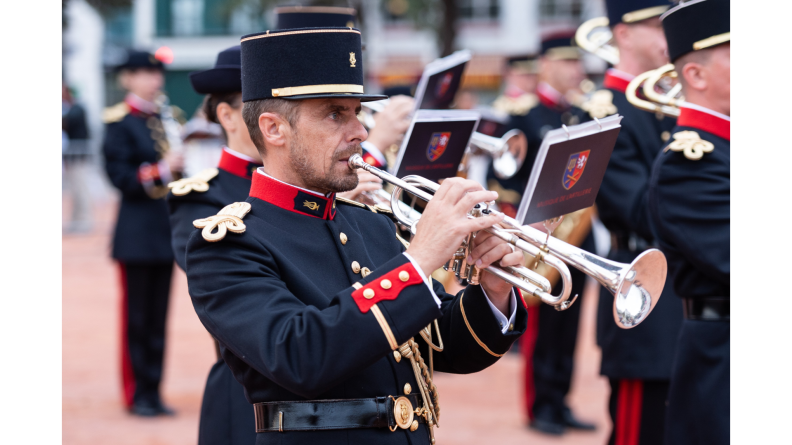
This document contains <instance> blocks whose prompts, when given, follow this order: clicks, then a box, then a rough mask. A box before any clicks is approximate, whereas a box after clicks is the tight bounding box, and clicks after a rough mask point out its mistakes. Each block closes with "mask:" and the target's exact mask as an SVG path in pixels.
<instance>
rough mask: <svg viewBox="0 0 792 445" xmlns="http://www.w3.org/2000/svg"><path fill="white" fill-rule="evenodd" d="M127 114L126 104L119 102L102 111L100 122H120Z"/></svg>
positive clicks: (127, 106) (127, 107)
mask: <svg viewBox="0 0 792 445" xmlns="http://www.w3.org/2000/svg"><path fill="white" fill-rule="evenodd" d="M127 114H129V105H127V104H126V102H119V103H117V104H115V105H113V106H112V107H107V108H105V109H104V110H103V111H102V122H104V123H106V124H112V123H113V122H120V121H121V119H123V118H124V116H126V115H127Z"/></svg>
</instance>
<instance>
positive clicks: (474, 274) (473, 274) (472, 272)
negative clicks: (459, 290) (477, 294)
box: [467, 264, 481, 286]
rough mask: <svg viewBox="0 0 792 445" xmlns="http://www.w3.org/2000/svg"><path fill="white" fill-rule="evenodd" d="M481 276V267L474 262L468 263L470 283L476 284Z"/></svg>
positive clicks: (468, 279)
mask: <svg viewBox="0 0 792 445" xmlns="http://www.w3.org/2000/svg"><path fill="white" fill-rule="evenodd" d="M480 278H481V269H479V268H478V267H476V266H475V265H474V264H470V265H468V272H467V281H468V284H471V285H473V286H475V285H477V284H479V279H480Z"/></svg>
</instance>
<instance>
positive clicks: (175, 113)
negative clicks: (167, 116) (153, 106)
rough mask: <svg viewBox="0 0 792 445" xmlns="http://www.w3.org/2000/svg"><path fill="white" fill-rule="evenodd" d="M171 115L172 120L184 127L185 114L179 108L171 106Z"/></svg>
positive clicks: (185, 121)
mask: <svg viewBox="0 0 792 445" xmlns="http://www.w3.org/2000/svg"><path fill="white" fill-rule="evenodd" d="M170 107H171V114H172V115H173V118H174V119H176V120H177V121H178V122H179V123H180V124H182V125H184V124H186V123H187V114H186V113H185V112H184V110H182V109H181V108H179V107H177V106H176V105H171V106H170Z"/></svg>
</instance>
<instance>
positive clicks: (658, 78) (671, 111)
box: [625, 63, 684, 117]
mask: <svg viewBox="0 0 792 445" xmlns="http://www.w3.org/2000/svg"><path fill="white" fill-rule="evenodd" d="M675 80H677V73H676V71H674V65H673V64H671V63H669V64H667V65H663V66H661V67H660V68H657V69H655V70H650V71H647V72H645V73H642V74H639V75H638V76H636V77H635V79H633V80H632V81H631V82H630V84H629V85H628V86H627V90H626V91H625V95H626V96H627V100H628V101H629V102H630V103H631V104H633V105H635V106H636V107H638V108H640V109H642V110H646V111H649V112H652V113H661V114H664V115H666V116H670V117H679V104H681V103H682V102H684V97H683V96H682V94H681V93H682V84H681V83H680V82H679V81H678V80H677V81H675ZM639 89H640V91H641V92H642V93H643V95H644V96H645V97H646V99H643V98H641V97H639V96H638V91H639Z"/></svg>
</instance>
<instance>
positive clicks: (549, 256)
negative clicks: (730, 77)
mask: <svg viewBox="0 0 792 445" xmlns="http://www.w3.org/2000/svg"><path fill="white" fill-rule="evenodd" d="M349 168H350V169H358V168H360V169H364V170H366V171H368V172H370V173H372V174H374V175H375V176H378V177H379V178H381V179H382V180H383V181H387V182H389V183H391V184H393V185H394V186H395V188H394V189H393V194H392V195H391V201H392V202H394V201H398V200H399V198H400V196H401V192H402V190H406V191H407V192H409V193H411V194H413V195H415V196H417V197H419V198H421V199H423V200H425V201H429V200H431V199H432V194H431V193H429V192H427V191H425V190H430V191H432V192H434V191H436V190H437V189H438V188H439V185H438V184H437V183H434V182H432V181H429V180H427V179H426V178H422V177H420V176H407V177H405V178H404V179H399V178H397V177H395V176H393V175H391V174H389V173H386V172H383V171H382V170H380V169H378V168H375V167H372V166H371V165H369V164H367V163H365V162H364V161H363V158H362V157H361V156H360V155H352V156H351V157H350V158H349ZM398 209H399V207H398V206H396V205H394V206H393V215H394V217H396V218H397V219H398V220H399V222H400V223H401V224H403V225H405V226H408V227H410V231H411V232H412V233H415V230H416V223H417V221H415V220H411V219H409V218H408V217H406V216H405V215H403V214H401V212H399V211H398ZM490 213H498V212H496V211H495V210H492V209H491V208H489V205H488V204H487V203H480V204H477V205H476V206H475V207H474V208H473V209H472V210H471V211H470V212H469V213H468V217H469V218H477V217H481V216H483V215H486V214H490ZM548 224H550V225H552V224H553V223H548V222H546V224H545V226H548ZM499 226H500V227H499ZM499 226H493V227H490V228H488V229H485V230H486V231H487V232H489V233H491V234H493V235H495V236H497V237H498V238H501V239H502V240H504V241H506V242H508V243H509V244H511V245H512V246H514V247H516V248H518V249H520V250H523V251H525V252H528V253H529V254H531V255H533V256H535V257H536V258H537V260H539V261H542V262H545V263H546V264H548V265H550V266H551V267H553V268H555V269H557V270H558V272H559V273H560V274H561V277H562V282H563V289H562V291H561V295H560V296H558V297H554V296H552V295H550V294H549V289H545V288H544V287H543V284H545V283H544V282H542V281H541V280H539V279H536V278H535V277H534V275H536V274H535V273H534V272H532V271H531V270H529V269H528V268H526V267H519V268H500V267H498V266H495V265H492V266H490V267H488V268H487V269H486V270H487V271H488V272H490V273H493V274H494V275H495V276H497V277H499V278H501V279H503V280H505V281H507V282H508V283H509V284H511V285H512V286H515V287H517V288H519V289H521V290H523V291H525V292H527V293H529V294H533V295H535V296H537V297H539V298H540V299H542V301H543V302H545V303H547V304H550V305H552V306H553V307H555V308H556V309H558V310H564V309H567V308H569V307H570V306H571V305H572V303H574V302H575V299H576V297H577V296H575V298H573V299H572V300H571V301H570V300H568V298H569V293H570V284H571V276H570V274H569V268H568V267H567V266H566V265H567V264H569V265H571V266H574V267H575V268H577V269H579V270H580V271H582V272H583V273H585V274H586V275H588V276H590V277H592V278H594V279H595V280H597V281H598V282H599V283H600V284H601V285H602V286H604V287H605V288H606V289H608V290H609V291H610V292H611V293H612V294H614V300H613V317H614V320H615V322H616V325H618V326H619V327H620V328H623V329H629V328H632V327H635V326H637V325H638V324H639V323H641V322H642V321H643V320H644V319H645V318H646V317H647V316H648V315H649V313H650V312H651V311H652V309H653V308H654V306H655V305H656V304H657V301H658V299H659V298H660V294H661V293H662V291H663V287H664V286H665V279H666V273H667V264H666V259H665V255H663V253H662V252H660V251H659V250H657V249H649V250H647V251H645V252H643V253H641V254H640V255H638V257H637V258H636V259H635V260H633V262H632V263H630V264H624V263H617V262H615V261H611V260H607V259H605V258H601V257H599V256H596V255H594V254H591V253H589V252H586V251H584V250H582V249H579V248H577V247H575V246H572V245H570V244H567V243H565V242H563V241H561V240H559V239H557V238H554V237H552V236H550V232H551V231H550V230H549V231H548V232H547V233H546V232H542V231H540V230H538V229H535V228H533V227H531V226H527V225H525V226H523V225H521V224H520V223H519V222H518V221H517V220H515V219H513V218H510V217H508V216H506V217H505V218H504V219H503V221H502V222H501V223H500V224H499ZM472 237H475V234H471V235H470V236H468V238H467V239H466V240H465V241H464V242H463V244H462V245H461V246H460V248H459V250H458V251H457V253H456V254H455V255H454V257H453V258H452V259H451V260H450V261H449V263H448V265H447V268H448V269H453V270H454V272H455V273H456V274H457V276H458V277H459V278H462V277H463V275H464V276H465V277H467V278H466V279H467V281H468V282H469V283H473V284H476V282H477V280H478V276H479V274H480V271H478V269H477V268H476V267H475V265H470V264H466V262H465V260H464V259H465V258H467V253H468V252H467V250H468V249H469V246H470V240H471V239H472ZM542 279H544V278H543V277H542ZM544 280H545V281H546V279H544Z"/></svg>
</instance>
